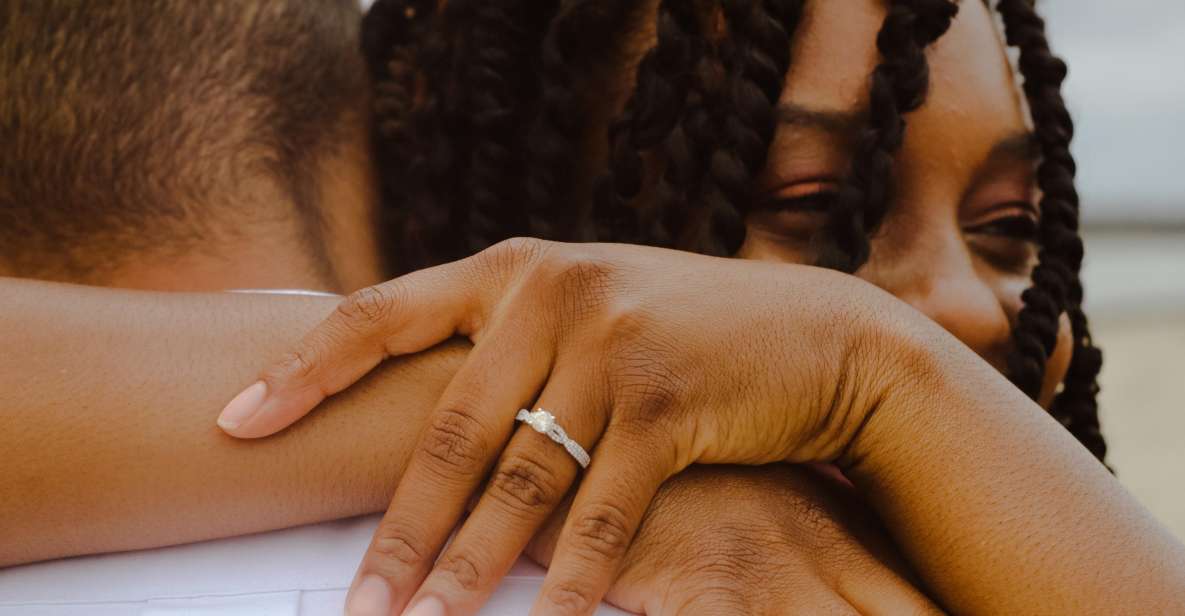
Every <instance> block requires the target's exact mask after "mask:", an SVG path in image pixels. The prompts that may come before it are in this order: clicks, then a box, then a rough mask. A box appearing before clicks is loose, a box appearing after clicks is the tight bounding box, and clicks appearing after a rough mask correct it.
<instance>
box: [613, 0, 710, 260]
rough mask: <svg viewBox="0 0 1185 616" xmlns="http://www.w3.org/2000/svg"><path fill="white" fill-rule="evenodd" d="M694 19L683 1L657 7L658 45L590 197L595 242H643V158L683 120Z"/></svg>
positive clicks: (617, 123)
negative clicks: (595, 226) (602, 239)
mask: <svg viewBox="0 0 1185 616" xmlns="http://www.w3.org/2000/svg"><path fill="white" fill-rule="evenodd" d="M699 19H700V18H699V13H698V11H697V10H696V8H695V6H693V4H692V3H690V2H688V1H687V0H663V2H662V4H661V5H660V7H659V15H658V42H657V43H656V44H655V46H654V48H652V49H651V50H650V51H649V52H648V53H647V54H646V55H645V56H644V57H643V58H642V61H641V63H640V64H639V65H638V68H637V74H636V77H635V87H634V91H633V93H632V94H631V95H630V97H629V100H628V101H627V102H626V105H625V109H624V110H623V111H622V113H621V115H619V116H618V117H617V118H616V119H614V121H613V122H612V123H611V124H610V126H609V170H608V171H607V172H606V173H605V174H603V175H602V176H601V178H600V179H598V181H597V185H596V187H595V192H594V199H595V208H596V209H595V216H594V219H595V220H597V221H599V225H598V226H599V227H600V229H599V230H598V233H597V235H598V236H599V237H606V238H614V240H615V241H619V242H631V241H633V242H639V241H642V240H643V239H644V238H645V237H646V234H645V233H644V232H643V231H642V229H641V228H640V227H641V225H640V221H639V220H638V219H639V216H638V215H637V211H636V210H637V208H636V207H635V205H634V204H633V201H634V199H636V198H637V197H638V195H639V194H640V193H641V192H642V189H643V184H644V182H645V176H646V168H645V162H644V161H643V159H642V153H643V152H645V151H646V150H650V149H651V148H654V147H657V146H659V145H661V144H662V143H663V142H664V141H666V140H667V139H668V138H669V137H670V135H671V133H672V132H674V130H675V128H676V125H677V123H678V122H679V118H680V117H682V115H683V111H684V107H685V105H686V104H687V98H688V94H689V91H690V89H691V86H692V83H693V80H694V75H693V71H694V69H695V63H696V58H697V57H698V56H699V55H700V54H701V53H702V50H701V49H700V48H701V47H702V42H701V40H700V38H699V37H698V36H697V35H698V34H699V32H700V26H699Z"/></svg>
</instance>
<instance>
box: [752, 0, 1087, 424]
mask: <svg viewBox="0 0 1185 616" xmlns="http://www.w3.org/2000/svg"><path fill="white" fill-rule="evenodd" d="M884 5H885V3H884V2H880V1H873V0H848V1H845V2H833V1H829V2H808V3H807V4H806V11H805V13H804V16H803V21H802V23H801V25H800V26H799V28H798V31H797V35H796V38H795V42H794V49H793V53H792V67H791V69H790V71H789V73H788V75H787V80H786V88H785V90H784V91H783V94H782V98H781V101H780V110H779V116H780V118H781V123H780V125H779V128H778V131H777V136H776V138H775V140H774V143H773V145H772V147H771V149H770V157H769V161H768V165H767V169H766V170H765V172H764V173H763V174H762V176H761V178H760V180H759V190H758V194H759V195H761V197H762V201H763V203H766V204H768V205H769V207H768V208H762V209H760V210H759V211H758V212H756V213H754V214H753V215H751V216H750V217H749V220H748V221H747V224H748V235H747V238H746V241H745V243H744V245H743V247H742V248H741V251H740V253H739V255H738V256H740V257H743V258H747V259H761V260H767V261H782V262H787V263H811V262H814V260H815V258H814V255H813V254H812V249H811V244H810V236H811V234H812V232H813V231H815V230H816V229H818V228H819V227H820V226H821V225H822V223H823V220H824V215H823V214H822V212H821V206H822V205H824V204H825V203H826V200H827V196H828V193H830V192H833V191H834V190H835V189H836V188H837V185H838V182H839V181H840V179H841V178H843V176H844V174H845V171H846V169H847V166H848V162H849V160H850V156H851V153H852V146H853V144H854V139H855V135H856V132H857V131H859V130H860V128H861V127H862V126H863V125H864V117H863V109H864V108H865V106H866V105H867V90H868V83H869V76H870V75H871V73H872V71H873V69H874V67H875V65H876V62H877V60H878V57H879V56H878V53H877V50H876V46H875V41H876V36H877V32H878V31H879V29H880V27H881V25H882V23H883V21H884V18H885V14H886V9H885V6H884ZM993 19H994V17H993V15H992V14H991V12H990V11H989V9H988V8H987V7H985V6H984V4H983V3H981V2H963V3H961V5H960V11H959V15H958V17H957V18H956V19H955V20H954V22H953V24H952V27H951V29H950V31H949V32H948V33H947V34H946V35H944V36H943V37H942V38H941V39H939V41H938V42H937V43H936V44H935V45H934V46H933V47H932V48H931V50H930V51H929V52H928V54H927V56H928V58H929V62H930V70H931V88H930V93H929V96H928V98H927V99H926V103H925V105H924V106H923V107H922V108H921V109H919V110H918V111H916V112H914V113H911V114H909V115H908V116H906V119H907V123H908V128H907V130H906V139H905V144H904V146H903V147H902V149H901V150H900V152H899V153H898V154H897V157H896V159H897V166H896V191H897V192H896V194H895V197H894V202H893V203H892V205H891V208H890V210H889V213H888V215H887V216H886V218H885V220H884V224H883V226H882V227H881V228H880V230H879V231H878V232H877V233H876V235H875V236H874V237H873V238H872V240H871V246H872V253H871V257H870V259H869V261H868V263H867V264H866V265H865V266H864V267H862V268H861V269H860V270H859V271H858V272H857V273H856V275H857V276H859V277H861V278H864V279H866V280H868V281H870V282H872V283H874V284H876V285H878V286H880V287H882V288H884V289H886V290H888V291H889V292H891V293H893V294H894V295H896V296H897V297H899V298H901V299H902V300H905V301H906V302H908V303H909V304H911V305H913V306H914V307H915V308H916V309H918V310H919V311H921V312H923V313H924V314H926V315H927V316H929V317H930V318H932V319H934V320H935V321H937V322H938V323H939V324H941V325H942V326H943V327H945V328H946V329H947V330H948V331H950V332H951V333H953V334H954V335H956V336H957V337H958V338H959V339H961V340H962V341H963V342H964V343H965V344H967V345H968V346H969V347H971V348H972V349H974V350H975V351H976V352H977V353H979V354H980V355H981V356H982V357H983V358H984V359H986V360H987V361H989V362H991V363H992V364H993V365H995V366H996V367H997V368H999V369H1001V370H1003V369H1004V367H1005V357H1006V356H1007V353H1008V351H1009V349H1010V346H1011V342H1010V340H1011V338H1010V332H1011V326H1012V324H1013V323H1015V322H1016V318H1017V314H1018V312H1019V310H1020V308H1021V305H1022V303H1021V299H1020V294H1021V292H1022V291H1023V290H1024V289H1025V288H1027V286H1028V285H1029V273H1030V271H1031V269H1032V266H1033V265H1034V263H1035V259H1036V251H1037V248H1036V245H1035V244H1034V243H1033V237H1034V236H1035V230H1036V222H1037V219H1038V209H1037V206H1036V202H1037V199H1036V194H1035V193H1036V189H1035V178H1034V175H1035V174H1034V171H1035V164H1034V163H1035V162H1036V154H1037V151H1036V150H1034V148H1033V142H1032V139H1031V138H1030V135H1031V128H1030V126H1029V123H1028V120H1027V118H1028V115H1027V110H1026V107H1025V105H1024V100H1023V96H1022V95H1021V94H1020V92H1019V90H1018V88H1017V87H1016V81H1015V79H1014V77H1013V73H1012V68H1011V65H1010V63H1009V62H1008V59H1007V56H1006V54H1005V47H1004V44H1003V41H1002V40H1001V38H1000V35H999V34H998V30H997V27H996V25H995V23H994V21H993ZM1062 321H1063V323H1062V333H1061V335H1060V336H1059V343H1058V347H1057V350H1056V351H1055V353H1054V355H1053V357H1052V358H1051V360H1050V363H1049V365H1048V369H1047V374H1046V382H1045V387H1044V388H1043V391H1042V396H1041V400H1042V403H1043V404H1046V405H1048V403H1049V402H1050V401H1051V399H1052V397H1053V394H1054V392H1055V389H1056V386H1057V384H1058V383H1060V382H1061V380H1062V379H1063V378H1064V376H1065V372H1066V370H1067V368H1068V365H1069V359H1070V353H1071V348H1072V345H1071V338H1070V332H1069V323H1068V320H1067V319H1065V318H1064V317H1063V319H1062Z"/></svg>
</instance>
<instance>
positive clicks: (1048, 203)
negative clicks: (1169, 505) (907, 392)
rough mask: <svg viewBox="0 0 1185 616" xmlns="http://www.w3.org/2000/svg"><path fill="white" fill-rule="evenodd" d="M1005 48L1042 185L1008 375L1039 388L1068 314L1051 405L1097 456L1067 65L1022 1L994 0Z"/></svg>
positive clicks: (1096, 359) (1093, 354) (1093, 351)
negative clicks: (1061, 376) (1015, 53)
mask: <svg viewBox="0 0 1185 616" xmlns="http://www.w3.org/2000/svg"><path fill="white" fill-rule="evenodd" d="M998 10H999V12H1000V14H1001V15H1002V16H1003V18H1004V28H1005V37H1006V39H1007V42H1008V44H1009V45H1013V46H1015V47H1017V48H1018V49H1019V50H1020V72H1021V75H1022V76H1023V78H1024V83H1023V87H1024V91H1025V97H1026V99H1027V100H1028V103H1029V108H1030V110H1031V113H1032V117H1033V125H1034V129H1035V132H1036V135H1037V141H1038V143H1039V144H1040V146H1041V155H1042V160H1041V163H1040V165H1039V167H1038V169H1037V186H1038V188H1040V189H1041V192H1042V197H1041V224H1040V240H1041V251H1040V253H1039V256H1038V262H1037V266H1036V267H1035V268H1034V270H1033V274H1032V280H1033V286H1032V287H1030V288H1029V289H1027V290H1026V291H1025V292H1024V294H1023V295H1022V298H1023V299H1024V307H1023V308H1022V310H1021V312H1020V315H1019V319H1018V323H1017V326H1016V327H1015V329H1014V330H1013V334H1012V338H1013V341H1014V343H1015V350H1014V351H1013V354H1012V356H1011V358H1010V359H1009V372H1010V376H1011V377H1012V379H1013V382H1014V383H1016V385H1017V387H1019V388H1020V389H1021V390H1023V391H1024V392H1025V393H1027V394H1029V395H1030V396H1032V397H1036V396H1037V395H1038V394H1039V393H1040V390H1041V384H1042V381H1043V380H1044V376H1045V364H1046V361H1047V360H1048V358H1049V356H1050V355H1051V354H1052V353H1053V349H1054V346H1055V344H1056V343H1057V334H1058V326H1059V319H1060V317H1061V314H1062V313H1066V314H1068V315H1069V317H1070V325H1071V331H1072V334H1073V340H1074V353H1073V357H1072V359H1071V360H1070V369H1069V372H1068V373H1067V375H1066V378H1065V380H1064V382H1063V389H1062V391H1061V392H1060V393H1059V394H1058V396H1057V398H1056V399H1055V400H1054V403H1053V406H1052V408H1051V409H1050V410H1051V413H1052V414H1053V416H1054V417H1055V418H1056V419H1057V420H1058V421H1060V422H1061V423H1062V424H1063V425H1064V426H1065V427H1066V429H1068V430H1069V431H1070V433H1071V434H1073V435H1074V436H1075V437H1076V438H1077V439H1078V440H1079V441H1080V442H1081V443H1082V444H1083V445H1085V446H1086V447H1087V449H1089V450H1090V451H1091V453H1093V454H1094V455H1095V457H1097V458H1098V459H1099V460H1103V459H1104V458H1105V456H1106V453H1107V445H1106V442H1105V441H1104V440H1103V436H1102V433H1101V431H1100V429H1099V419H1098V403H1097V401H1096V398H1097V394H1098V390H1099V387H1098V384H1097V379H1098V374H1099V370H1100V369H1101V368H1102V353H1101V352H1100V351H1099V350H1098V349H1097V348H1095V347H1094V345H1093V343H1092V340H1091V336H1090V330H1089V325H1088V323H1087V319H1086V315H1085V314H1084V313H1083V312H1082V283H1081V281H1080V280H1079V272H1080V270H1081V267H1082V256H1083V246H1082V238H1081V237H1080V236H1079V234H1078V192H1077V190H1076V189H1075V187H1074V175H1075V173H1076V165H1075V163H1074V158H1073V156H1072V155H1071V154H1070V141H1071V139H1072V138H1073V136H1074V123H1073V121H1072V120H1071V118H1070V114H1069V112H1068V111H1067V110H1066V105H1065V102H1064V101H1063V100H1062V95H1061V85H1062V81H1063V80H1065V77H1066V65H1065V63H1064V62H1062V61H1061V60H1060V59H1059V58H1057V57H1056V56H1054V55H1053V54H1052V53H1051V52H1050V50H1049V42H1048V41H1047V40H1046V37H1045V22H1044V20H1042V19H1041V17H1040V16H1038V15H1037V13H1036V11H1035V10H1034V8H1033V5H1032V3H1031V1H1029V0H1001V2H1000V4H999V6H998Z"/></svg>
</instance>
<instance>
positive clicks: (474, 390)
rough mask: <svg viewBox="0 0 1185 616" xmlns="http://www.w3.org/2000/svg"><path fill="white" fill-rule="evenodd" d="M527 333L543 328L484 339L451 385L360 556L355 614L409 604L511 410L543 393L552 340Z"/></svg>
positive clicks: (510, 424)
mask: <svg viewBox="0 0 1185 616" xmlns="http://www.w3.org/2000/svg"><path fill="white" fill-rule="evenodd" d="M520 325H522V324H520ZM524 331H527V332H531V331H540V328H537V327H536V328H527V327H510V328H496V329H494V331H493V332H491V333H490V334H489V335H488V336H487V337H483V338H482V339H481V340H480V341H479V342H478V343H477V345H476V346H475V347H474V348H473V350H472V351H471V352H470V355H469V358H468V360H467V361H466V362H465V364H464V365H462V366H461V369H460V371H458V372H457V374H456V376H454V377H453V380H452V381H451V382H450V383H449V385H448V387H447V388H446V389H445V392H444V394H443V395H442V397H441V400H440V403H439V405H438V406H437V409H436V410H435V411H434V412H433V413H432V416H431V419H430V420H429V424H428V425H427V426H426V428H425V429H424V432H423V434H421V436H420V439H419V443H420V444H419V446H418V447H417V448H416V450H415V452H414V453H413V454H412V457H411V460H410V461H409V462H408V465H407V469H406V471H405V472H404V475H403V477H402V478H401V479H400V481H399V485H398V487H397V488H396V489H395V494H394V496H393V497H392V499H391V506H390V507H389V508H388V510H387V513H386V515H384V516H383V519H382V521H380V522H379V526H378V529H377V530H376V531H375V535H374V539H373V540H372V541H371V543H370V546H369V547H368V548H367V551H366V554H365V555H364V556H363V558H362V564H361V565H360V566H359V569H358V574H357V576H356V577H355V580H354V583H353V584H352V585H351V590H350V592H349V594H348V597H347V600H346V605H347V613H349V614H351V616H353V615H355V614H358V615H366V616H370V615H371V614H376V615H382V616H387V615H388V614H390V613H392V612H393V611H395V610H399V609H402V608H403V606H405V605H406V604H407V600H408V599H409V598H410V597H411V596H412V594H413V593H414V591H415V589H416V588H417V587H418V586H419V585H420V583H421V581H423V579H424V576H425V575H427V574H428V571H429V569H431V567H432V564H433V562H434V561H435V560H436V555H437V554H438V553H439V551H440V548H441V546H442V545H444V543H445V541H446V540H447V539H448V536H449V533H450V532H452V530H453V529H454V527H455V525H456V523H457V520H459V519H461V516H462V515H463V514H464V513H465V505H466V503H467V502H468V501H469V498H470V496H471V495H472V494H473V492H474V491H475V490H477V488H478V486H479V485H480V484H481V481H482V478H483V477H485V474H486V472H487V471H488V469H489V468H490V467H491V466H492V465H493V463H494V461H495V459H496V458H497V454H498V453H499V452H500V451H501V450H502V449H503V447H504V445H505V443H506V442H507V441H508V440H509V439H510V436H511V432H512V430H513V429H514V425H515V422H514V418H513V415H509V416H508V415H507V411H506V410H505V409H517V408H519V407H520V406H521V405H523V404H527V403H529V402H530V401H531V400H533V399H534V398H535V397H536V396H538V394H539V390H540V388H541V387H542V386H543V384H544V383H545V382H546V381H547V378H548V374H549V372H550V371H551V365H552V354H551V349H553V348H554V344H553V343H552V341H550V340H546V339H542V338H541V337H540V336H537V335H526V334H523V333H522V332H524ZM395 613H398V612H395Z"/></svg>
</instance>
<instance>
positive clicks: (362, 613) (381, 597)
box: [346, 574, 391, 616]
mask: <svg viewBox="0 0 1185 616" xmlns="http://www.w3.org/2000/svg"><path fill="white" fill-rule="evenodd" d="M390 613H391V586H390V585H388V584H387V580H384V579H383V578H381V577H379V576H377V575H374V574H371V575H368V576H366V577H364V578H362V581H361V582H359V583H358V587H357V588H355V589H354V592H352V593H350V596H349V597H348V598H346V616H388V615H389V614H390Z"/></svg>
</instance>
